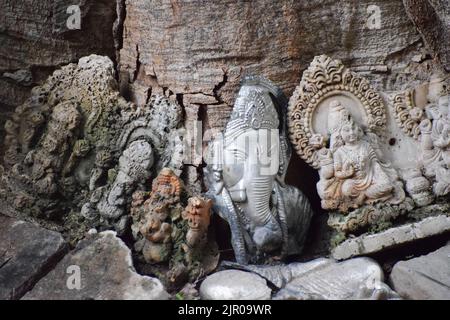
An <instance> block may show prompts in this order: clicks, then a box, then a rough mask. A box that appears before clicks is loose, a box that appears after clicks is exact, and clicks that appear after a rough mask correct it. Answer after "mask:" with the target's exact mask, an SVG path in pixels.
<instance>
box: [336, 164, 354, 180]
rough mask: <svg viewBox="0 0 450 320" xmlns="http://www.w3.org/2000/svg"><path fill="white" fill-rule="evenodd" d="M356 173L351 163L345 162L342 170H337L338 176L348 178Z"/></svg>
mask: <svg viewBox="0 0 450 320" xmlns="http://www.w3.org/2000/svg"><path fill="white" fill-rule="evenodd" d="M354 174H355V168H354V167H353V165H352V164H351V163H344V166H343V168H342V170H336V177H338V178H339V179H347V178H350V177H351V176H353V175H354Z"/></svg>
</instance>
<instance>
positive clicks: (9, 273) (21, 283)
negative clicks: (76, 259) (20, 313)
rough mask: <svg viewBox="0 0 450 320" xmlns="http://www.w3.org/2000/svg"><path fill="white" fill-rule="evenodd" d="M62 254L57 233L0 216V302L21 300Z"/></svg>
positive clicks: (63, 251) (62, 250) (59, 237)
mask: <svg viewBox="0 0 450 320" xmlns="http://www.w3.org/2000/svg"><path fill="white" fill-rule="evenodd" d="M66 251H67V244H66V242H65V241H64V239H63V238H62V236H61V235H60V234H59V233H57V232H54V231H49V230H45V229H42V228H40V227H38V226H35V225H33V224H31V223H28V222H24V221H20V220H16V219H12V218H9V217H6V216H3V215H0V300H4V299H18V298H20V297H22V296H23V295H24V294H25V293H26V292H27V291H28V290H30V289H31V288H32V287H33V285H34V284H35V283H36V282H37V281H38V280H39V279H40V278H41V277H43V276H44V275H45V274H46V273H47V272H48V271H49V270H50V269H51V268H52V267H53V266H54V265H55V264H56V263H57V262H58V261H59V260H60V259H61V258H62V256H63V255H64V253H65V252H66Z"/></svg>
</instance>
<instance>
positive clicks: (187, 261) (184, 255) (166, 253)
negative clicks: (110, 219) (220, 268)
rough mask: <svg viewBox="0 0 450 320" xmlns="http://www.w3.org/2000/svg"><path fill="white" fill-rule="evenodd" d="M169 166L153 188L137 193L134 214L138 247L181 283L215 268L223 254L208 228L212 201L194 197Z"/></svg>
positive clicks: (174, 281)
mask: <svg viewBox="0 0 450 320" xmlns="http://www.w3.org/2000/svg"><path fill="white" fill-rule="evenodd" d="M186 197H187V194H186V192H185V190H184V187H183V184H182V182H181V180H180V179H179V178H178V177H177V176H176V175H175V173H174V172H173V171H172V170H171V169H168V168H164V169H162V171H161V172H160V174H159V175H158V177H157V178H156V179H155V180H154V181H153V186H152V191H151V192H143V191H137V192H135V193H134V194H133V203H132V208H131V215H132V217H133V225H132V231H133V237H134V238H135V240H137V242H136V243H135V250H136V252H138V253H139V254H142V256H143V259H144V261H145V263H147V264H150V265H152V266H153V267H152V266H151V267H150V268H151V269H152V270H153V272H155V271H154V270H158V268H160V267H161V268H162V267H164V266H165V267H166V268H167V270H166V271H167V274H166V275H165V276H164V279H163V280H164V281H165V282H166V283H167V284H168V285H169V286H170V287H178V286H180V285H182V284H184V282H186V281H190V282H194V281H195V280H196V279H197V278H199V277H200V276H202V275H204V274H207V273H209V272H211V271H213V270H214V269H215V267H216V266H217V263H218V259H219V254H218V251H217V250H218V249H217V245H216V244H215V242H214V240H212V239H211V234H210V233H209V232H208V227H209V224H210V215H211V207H212V201H211V200H209V199H204V198H202V197H191V198H189V199H188V200H187V205H186V206H185V207H184V208H183V204H184V203H186V201H185V200H184V199H185V198H186Z"/></svg>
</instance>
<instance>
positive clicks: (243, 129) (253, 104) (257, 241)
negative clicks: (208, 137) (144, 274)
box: [205, 77, 313, 264]
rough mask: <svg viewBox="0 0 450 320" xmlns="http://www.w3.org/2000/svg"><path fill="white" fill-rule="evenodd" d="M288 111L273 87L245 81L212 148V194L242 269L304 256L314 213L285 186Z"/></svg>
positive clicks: (208, 179)
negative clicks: (271, 261)
mask: <svg viewBox="0 0 450 320" xmlns="http://www.w3.org/2000/svg"><path fill="white" fill-rule="evenodd" d="M286 107H287V99H286V98H285V97H284V95H283V94H282V92H281V90H279V89H278V88H276V87H275V86H274V85H273V84H272V83H270V82H269V81H267V80H265V79H262V78H257V77H250V78H246V79H245V80H244V82H243V84H242V86H241V89H240V91H239V94H238V97H237V99H236V102H235V105H234V109H233V112H232V115H231V118H230V120H229V122H228V124H227V126H226V129H225V132H224V134H223V135H220V136H219V137H216V139H215V140H214V141H212V142H211V144H210V146H209V150H210V155H211V157H210V159H209V160H208V166H207V168H206V170H205V171H206V172H205V176H206V184H207V187H208V189H209V191H208V195H209V196H210V198H212V199H213V200H214V207H213V209H214V212H216V213H217V214H219V215H220V216H221V217H222V218H223V219H224V220H226V221H227V222H228V224H229V225H230V229H231V233H232V239H231V244H232V246H233V250H234V252H235V257H236V260H237V262H238V263H241V264H247V263H265V262H269V261H270V260H273V259H276V260H277V259H278V258H279V259H281V258H282V257H284V256H286V255H289V254H298V253H300V250H301V248H302V245H303V242H304V240H305V236H306V232H307V230H308V226H309V222H310V219H311V216H312V214H313V212H312V210H311V207H310V204H309V202H308V200H307V198H306V197H305V196H304V195H303V194H302V193H301V191H300V190H298V189H296V188H294V187H292V186H287V185H285V183H284V176H285V174H286V170H287V166H288V163H289V157H290V145H289V142H288V139H287V129H286V128H287V123H286V118H285V116H286V113H287V112H286V110H285V109H283V108H286Z"/></svg>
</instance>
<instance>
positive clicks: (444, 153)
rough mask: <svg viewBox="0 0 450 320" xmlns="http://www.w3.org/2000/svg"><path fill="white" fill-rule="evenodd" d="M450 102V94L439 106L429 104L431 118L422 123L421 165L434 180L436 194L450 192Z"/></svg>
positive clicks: (427, 175)
mask: <svg viewBox="0 0 450 320" xmlns="http://www.w3.org/2000/svg"><path fill="white" fill-rule="evenodd" d="M449 109H450V104H449V96H445V97H441V98H440V99H439V105H438V106H437V107H434V106H429V107H428V108H427V111H428V112H429V114H430V115H431V119H432V121H431V120H429V119H425V120H422V122H421V123H420V131H421V134H422V135H421V150H422V158H421V165H422V166H423V172H424V175H425V176H426V177H427V178H429V179H431V181H433V191H434V194H435V195H436V196H444V195H447V194H448V193H449V192H450V170H449V169H450V113H449Z"/></svg>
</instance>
